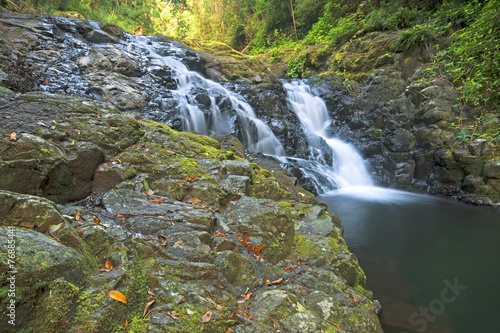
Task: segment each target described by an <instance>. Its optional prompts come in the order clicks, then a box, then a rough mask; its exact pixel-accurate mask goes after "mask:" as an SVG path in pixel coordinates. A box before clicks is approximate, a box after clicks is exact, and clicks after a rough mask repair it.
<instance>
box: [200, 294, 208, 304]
mask: <svg viewBox="0 0 500 333" xmlns="http://www.w3.org/2000/svg"><path fill="white" fill-rule="evenodd" d="M198 298H199V299H201V300H202V301H203V302H206V303H208V301H207V300H206V299H205V298H204V297H203V296H200V295H198Z"/></svg>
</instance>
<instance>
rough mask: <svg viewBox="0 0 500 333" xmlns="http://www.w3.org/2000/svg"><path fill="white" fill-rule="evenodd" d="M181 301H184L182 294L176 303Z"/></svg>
mask: <svg viewBox="0 0 500 333" xmlns="http://www.w3.org/2000/svg"><path fill="white" fill-rule="evenodd" d="M182 303H184V296H183V295H181V296H179V298H178V299H177V304H182Z"/></svg>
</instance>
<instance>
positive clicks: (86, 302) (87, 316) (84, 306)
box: [74, 291, 106, 332]
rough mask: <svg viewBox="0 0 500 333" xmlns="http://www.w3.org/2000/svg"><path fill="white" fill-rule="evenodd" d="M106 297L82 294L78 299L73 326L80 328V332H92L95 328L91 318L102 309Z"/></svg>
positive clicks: (97, 293)
mask: <svg viewBox="0 0 500 333" xmlns="http://www.w3.org/2000/svg"><path fill="white" fill-rule="evenodd" d="M105 300H106V296H105V295H103V294H101V293H99V292H94V293H89V292H86V291H84V292H82V293H81V294H80V295H79V297H78V306H77V309H76V316H75V318H74V324H75V325H76V326H77V327H81V329H82V332H94V331H95V330H96V328H97V325H96V323H95V321H94V320H93V316H94V315H95V314H96V313H97V312H98V311H99V310H100V309H101V308H102V306H103V303H104V302H105Z"/></svg>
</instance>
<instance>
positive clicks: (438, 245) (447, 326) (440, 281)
mask: <svg viewBox="0 0 500 333" xmlns="http://www.w3.org/2000/svg"><path fill="white" fill-rule="evenodd" d="M318 199H320V200H322V201H325V202H326V203H328V207H329V210H330V211H331V212H333V213H335V214H337V215H338V216H339V217H340V218H341V220H342V223H343V225H344V228H345V232H344V237H345V240H346V242H347V244H348V246H349V249H350V250H351V251H352V252H353V253H354V254H355V255H356V256H357V257H358V259H359V262H360V264H361V267H362V268H363V269H364V271H365V273H366V275H367V289H370V290H372V291H373V292H374V295H375V298H377V299H378V300H379V301H380V302H381V303H382V305H383V306H384V309H383V313H382V316H381V322H382V324H383V328H384V332H386V333H404V332H408V333H413V332H418V333H424V332H425V333H476V332H477V333H483V332H485V333H486V332H500V317H499V316H500V283H499V281H500V210H498V209H496V210H495V209H490V208H480V207H475V206H470V205H465V204H461V203H458V202H455V201H452V200H449V199H442V198H436V197H431V196H426V195H417V194H411V193H406V192H401V191H395V190H389V189H381V188H374V187H349V188H344V189H341V190H338V191H334V192H330V193H327V194H323V195H321V196H319V197H318Z"/></svg>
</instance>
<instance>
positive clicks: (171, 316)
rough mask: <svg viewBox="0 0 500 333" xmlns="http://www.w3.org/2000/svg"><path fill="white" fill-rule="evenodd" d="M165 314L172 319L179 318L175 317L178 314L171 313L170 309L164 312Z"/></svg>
mask: <svg viewBox="0 0 500 333" xmlns="http://www.w3.org/2000/svg"><path fill="white" fill-rule="evenodd" d="M165 314H166V315H167V316H169V317H170V318H172V319H173V320H180V319H179V318H178V317H177V316H178V314H174V313H171V312H170V311H167V312H165Z"/></svg>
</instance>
